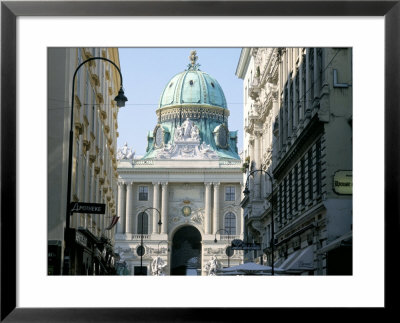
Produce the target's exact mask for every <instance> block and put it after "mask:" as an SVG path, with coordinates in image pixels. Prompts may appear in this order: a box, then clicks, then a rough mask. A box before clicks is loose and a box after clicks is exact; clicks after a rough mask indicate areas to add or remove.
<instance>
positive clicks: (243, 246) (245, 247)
mask: <svg viewBox="0 0 400 323" xmlns="http://www.w3.org/2000/svg"><path fill="white" fill-rule="evenodd" d="M231 250H261V244H259V243H245V242H243V243H241V244H233V243H232V246H231Z"/></svg>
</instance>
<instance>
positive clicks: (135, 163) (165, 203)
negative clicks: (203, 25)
mask: <svg viewBox="0 0 400 323" xmlns="http://www.w3.org/2000/svg"><path fill="white" fill-rule="evenodd" d="M190 61H191V63H190V64H189V65H188V67H187V69H186V70H185V71H183V72H181V73H178V74H177V75H175V76H174V77H172V78H171V80H170V81H169V82H168V84H167V85H166V86H165V89H164V90H163V92H162V94H161V98H160V101H159V105H158V109H157V110H156V116H157V124H156V126H155V127H154V130H153V131H150V132H149V133H148V135H147V141H148V146H147V152H146V154H145V156H144V157H143V158H140V159H135V158H134V154H133V153H132V150H131V149H130V148H129V147H128V146H127V144H126V145H125V146H124V147H122V148H121V149H120V150H119V161H118V174H119V179H118V185H119V186H118V216H119V217H120V221H119V223H118V229H117V230H118V231H117V234H116V236H115V247H116V249H115V250H116V252H117V253H118V254H119V255H120V257H121V261H124V262H125V263H126V264H127V266H128V268H129V270H130V271H131V273H132V274H134V275H140V274H144V275H150V274H153V275H158V274H160V273H159V270H158V269H157V268H162V272H163V273H164V274H166V275H207V274H208V271H207V266H206V265H207V263H208V262H209V261H210V260H211V259H214V258H215V257H216V258H218V259H219V260H220V261H221V263H222V264H223V265H224V266H227V265H228V264H239V263H241V261H242V258H243V257H242V252H241V251H234V252H233V251H232V250H230V249H229V248H228V247H229V246H230V243H231V241H232V240H233V239H236V238H242V232H243V223H242V216H241V212H242V210H241V208H240V200H241V184H242V173H241V170H240V168H241V161H240V157H239V155H238V152H237V132H236V131H230V130H229V127H228V117H229V110H228V108H227V103H226V100H225V95H224V92H223V91H222V89H221V87H220V85H219V83H218V81H217V80H216V79H214V78H213V77H211V76H210V75H208V74H206V73H205V72H203V71H201V70H200V69H199V65H198V64H197V63H196V61H197V56H196V52H195V51H193V52H192V53H191V56H190ZM215 240H216V241H215ZM228 255H229V257H228ZM213 257H214V258H213ZM152 264H153V265H152ZM157 264H160V266H158V265H157Z"/></svg>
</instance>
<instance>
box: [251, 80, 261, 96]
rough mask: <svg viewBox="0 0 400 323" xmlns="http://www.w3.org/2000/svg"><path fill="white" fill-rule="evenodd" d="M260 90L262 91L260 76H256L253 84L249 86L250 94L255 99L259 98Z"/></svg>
mask: <svg viewBox="0 0 400 323" xmlns="http://www.w3.org/2000/svg"><path fill="white" fill-rule="evenodd" d="M260 92H261V83H260V78H259V77H254V78H253V81H252V82H251V85H250V87H249V93H248V94H249V96H250V97H251V98H252V99H253V100H257V99H258V97H259V96H260Z"/></svg>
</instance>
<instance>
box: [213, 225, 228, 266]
mask: <svg viewBox="0 0 400 323" xmlns="http://www.w3.org/2000/svg"><path fill="white" fill-rule="evenodd" d="M220 231H224V232H225V233H226V234H227V235H228V241H229V243H231V242H230V234H229V232H228V231H226V230H225V229H219V230H217V232H215V239H214V242H215V243H217V242H218V240H217V233H218V232H220ZM228 248H229V251H228V253H227V256H228V268H229V267H230V265H229V259H230V257H231V256H230V252H231V249H230V248H231V247H230V246H229V247H228Z"/></svg>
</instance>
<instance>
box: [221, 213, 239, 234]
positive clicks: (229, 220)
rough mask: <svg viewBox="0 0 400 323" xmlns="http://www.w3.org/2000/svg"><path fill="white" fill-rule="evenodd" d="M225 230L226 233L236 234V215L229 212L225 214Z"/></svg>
mask: <svg viewBox="0 0 400 323" xmlns="http://www.w3.org/2000/svg"><path fill="white" fill-rule="evenodd" d="M224 226H225V230H226V232H225V233H226V234H229V235H235V234H236V215H235V214H233V213H232V212H229V213H227V214H226V215H225V223H224Z"/></svg>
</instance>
